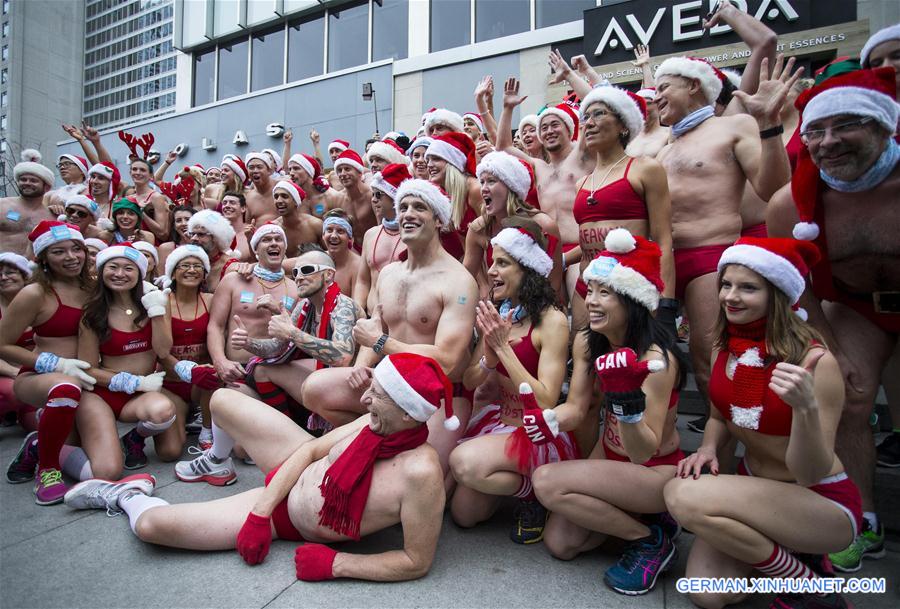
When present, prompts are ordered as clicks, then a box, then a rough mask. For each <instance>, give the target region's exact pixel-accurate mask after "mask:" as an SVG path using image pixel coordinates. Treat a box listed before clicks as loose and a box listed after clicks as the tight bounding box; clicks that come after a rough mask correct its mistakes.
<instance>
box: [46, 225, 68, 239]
mask: <svg viewBox="0 0 900 609" xmlns="http://www.w3.org/2000/svg"><path fill="white" fill-rule="evenodd" d="M50 234H51V235H52V236H53V239H55V240H58V239H69V238H71V237H72V231H70V230H69V227H67V226H53V227H51V228H50Z"/></svg>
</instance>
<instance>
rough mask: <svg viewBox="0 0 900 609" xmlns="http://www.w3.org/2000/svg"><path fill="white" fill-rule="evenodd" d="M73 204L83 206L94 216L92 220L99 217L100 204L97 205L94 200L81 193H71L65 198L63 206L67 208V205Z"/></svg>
mask: <svg viewBox="0 0 900 609" xmlns="http://www.w3.org/2000/svg"><path fill="white" fill-rule="evenodd" d="M73 206H78V207H83V208H85V209H86V210H88V211H89V212H90V213H91V215H92V216H94V220H96V219H97V218H99V217H100V206H99V205H97V203H96V201H94V200H93V199H90V198H88V197H86V196H84V195H82V194H78V195H73V196H71V197H69V198H68V199H66V203H65V208H66V209H69V207H73Z"/></svg>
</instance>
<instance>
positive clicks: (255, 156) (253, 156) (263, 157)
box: [244, 152, 275, 171]
mask: <svg viewBox="0 0 900 609" xmlns="http://www.w3.org/2000/svg"><path fill="white" fill-rule="evenodd" d="M253 160H259V161H262V162H263V163H265V164H266V167H268V168H269V169H271V170H272V171H274V170H275V167H274V163H275V161H273V160H272V157H270V156H269V155H267V154H264V153H262V152H251V153H249V154H248V155H247V156H245V157H244V165H247V166H248V168H249V166H250V161H253Z"/></svg>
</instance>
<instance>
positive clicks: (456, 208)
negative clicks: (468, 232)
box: [444, 163, 469, 230]
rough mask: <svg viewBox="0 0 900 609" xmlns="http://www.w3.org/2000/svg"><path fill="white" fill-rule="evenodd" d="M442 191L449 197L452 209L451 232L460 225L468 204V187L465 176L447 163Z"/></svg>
mask: <svg viewBox="0 0 900 609" xmlns="http://www.w3.org/2000/svg"><path fill="white" fill-rule="evenodd" d="M444 190H445V191H447V194H448V195H449V196H450V202H451V203H452V204H453V209H452V210H451V212H450V224H452V226H451V227H450V228H452V229H453V230H456V229H457V228H459V227H460V226H461V225H462V221H463V217H465V215H466V206H467V205H468V204H469V185H468V183H467V181H466V176H465V174H463V172H461V171H460V170H459V169H457V168H456V167H454V166H453V165H451V164H450V163H447V165H446V167H445V168H444Z"/></svg>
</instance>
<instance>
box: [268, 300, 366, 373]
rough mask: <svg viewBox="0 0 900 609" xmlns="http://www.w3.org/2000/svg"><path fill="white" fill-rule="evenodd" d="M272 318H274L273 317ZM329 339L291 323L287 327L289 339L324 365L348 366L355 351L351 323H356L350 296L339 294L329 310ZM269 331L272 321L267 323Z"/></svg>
mask: <svg viewBox="0 0 900 609" xmlns="http://www.w3.org/2000/svg"><path fill="white" fill-rule="evenodd" d="M273 319H274V318H273ZM330 323H331V340H327V339H324V338H318V337H316V336H313V335H312V334H309V333H308V332H304V331H302V330H300V329H299V328H297V327H296V325H292V326H291V327H290V328H289V329H288V332H289V333H288V336H289V337H290V340H291V341H292V342H293V343H294V344H295V345H297V347H299V348H300V349H302V350H303V351H305V352H306V353H307V354H308V355H310V356H311V357H313V358H314V359H316V360H317V361H320V362H322V363H323V364H325V365H326V366H334V367H336V366H349V365H350V362H351V361H352V360H353V354H354V353H355V352H356V341H355V340H353V325H354V324H355V323H356V307H355V306H354V302H353V300H352V299H351V298H347V297H346V296H340V297H339V298H338V302H337V305H335V307H334V311H332V312H331V320H330ZM269 327H270V332H271V329H272V322H270V323H269Z"/></svg>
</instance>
